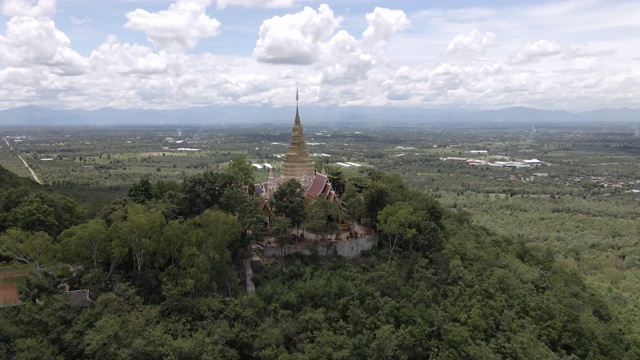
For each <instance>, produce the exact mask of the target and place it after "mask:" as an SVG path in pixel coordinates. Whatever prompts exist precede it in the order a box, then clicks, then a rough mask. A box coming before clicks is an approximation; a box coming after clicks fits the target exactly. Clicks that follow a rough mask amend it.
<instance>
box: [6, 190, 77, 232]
mask: <svg viewBox="0 0 640 360" xmlns="http://www.w3.org/2000/svg"><path fill="white" fill-rule="evenodd" d="M82 218H83V216H82V214H81V212H80V210H79V208H78V206H77V204H76V203H75V202H74V201H73V200H71V199H69V198H67V197H65V196H61V195H58V194H54V193H48V192H44V191H42V190H39V189H37V190H33V189H30V188H29V187H17V188H12V189H8V190H7V191H5V192H4V193H3V194H0V232H2V231H4V230H6V229H9V228H20V229H23V230H27V231H44V232H46V233H48V234H49V235H51V236H57V235H58V234H59V233H60V232H62V231H63V230H64V229H67V228H69V227H71V226H73V225H76V224H78V223H80V221H81V220H82Z"/></svg>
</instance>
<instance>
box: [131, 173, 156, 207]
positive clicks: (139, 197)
mask: <svg viewBox="0 0 640 360" xmlns="http://www.w3.org/2000/svg"><path fill="white" fill-rule="evenodd" d="M127 194H128V196H129V198H131V200H133V202H135V203H137V204H144V203H146V202H147V201H149V200H151V199H153V187H152V186H151V181H149V179H148V178H143V179H140V181H138V182H136V183H134V184H133V185H131V187H130V188H129V192H128V193H127Z"/></svg>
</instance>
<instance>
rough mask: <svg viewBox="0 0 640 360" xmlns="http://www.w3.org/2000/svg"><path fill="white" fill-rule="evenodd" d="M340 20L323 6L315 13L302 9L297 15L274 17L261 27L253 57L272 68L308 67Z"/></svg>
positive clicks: (306, 8)
mask: <svg viewBox="0 0 640 360" xmlns="http://www.w3.org/2000/svg"><path fill="white" fill-rule="evenodd" d="M341 20H342V19H341V18H339V17H335V16H334V15H333V10H331V8H330V7H329V6H328V5H326V4H322V5H320V7H318V10H317V11H315V10H313V9H312V8H310V7H305V8H304V10H303V11H301V12H299V13H295V14H287V15H284V16H274V17H273V18H271V19H268V20H265V21H264V22H263V23H262V25H261V26H260V33H259V35H260V38H259V39H258V41H257V43H256V46H255V48H254V49H253V56H254V57H255V58H256V59H257V60H258V61H260V62H266V63H272V64H298V65H307V64H311V63H313V62H315V61H316V60H317V59H318V58H319V56H320V55H321V54H320V51H321V46H322V44H323V43H325V42H326V41H327V40H329V39H330V37H331V35H332V34H333V32H334V30H335V29H336V28H337V27H338V26H339V25H340V22H341Z"/></svg>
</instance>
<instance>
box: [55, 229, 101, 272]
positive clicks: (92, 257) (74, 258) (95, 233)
mask: <svg viewBox="0 0 640 360" xmlns="http://www.w3.org/2000/svg"><path fill="white" fill-rule="evenodd" d="M58 241H60V255H61V258H62V259H64V260H65V261H67V262H70V263H80V264H82V265H83V266H84V268H85V269H89V268H94V269H95V268H98V267H99V266H100V264H101V263H102V262H103V261H105V260H108V259H109V258H110V257H111V241H110V237H109V228H108V227H107V224H106V223H105V222H104V220H100V219H94V220H91V221H89V222H86V223H84V224H80V225H77V226H74V227H72V228H70V229H67V230H65V231H63V232H62V234H60V236H59V237H58Z"/></svg>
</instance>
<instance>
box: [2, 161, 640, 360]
mask: <svg viewBox="0 0 640 360" xmlns="http://www.w3.org/2000/svg"><path fill="white" fill-rule="evenodd" d="M250 171H251V169H250V165H248V164H247V163H246V161H244V159H242V158H238V159H236V160H234V162H233V163H232V165H231V166H230V168H229V170H228V172H226V173H214V172H205V173H202V174H200V175H196V176H193V177H188V178H185V179H184V181H183V182H182V183H174V182H162V181H159V182H155V183H151V182H150V181H148V180H141V181H139V182H137V183H135V184H132V186H131V188H130V189H129V194H128V197H127V198H126V199H122V200H121V201H117V202H114V203H113V204H111V205H110V206H108V207H106V208H105V209H103V211H101V212H100V213H99V214H98V215H97V216H96V217H95V218H92V219H85V218H83V217H82V213H81V212H80V211H78V210H77V208H75V210H74V207H73V206H71V207H56V208H55V209H56V210H55V211H54V214H53V216H52V217H51V219H63V220H64V219H68V218H69V215H70V214H73V219H74V220H73V221H69V222H64V221H62V220H60V221H58V220H56V221H58V222H57V224H58V225H57V226H52V227H50V228H44V229H31V228H30V227H29V226H30V225H29V223H28V222H19V221H13V220H11V221H12V222H8V223H6V224H7V225H5V226H6V229H3V232H2V234H1V235H0V251H1V252H2V254H3V256H5V258H4V259H6V260H8V259H13V261H14V262H16V261H22V262H24V263H26V264H27V265H28V266H29V269H30V272H29V275H28V276H26V277H25V283H24V284H23V286H22V290H21V297H22V299H23V301H24V304H23V305H22V306H16V307H8V308H3V309H0V357H2V358H16V359H30V358H38V359H46V358H69V359H74V358H83V359H84V358H98V359H103V358H122V359H125V358H126V359H130V358H144V359H156V358H157V359H161V358H176V359H177V358H180V359H201V358H221V359H249V358H260V359H307V358H309V359H312V358H318V359H325V358H326V359H354V358H371V359H390V358H392V359H430V358H431V359H459V358H476V359H494V358H495V359H499V358H516V359H530V358H594V359H597V358H620V359H624V358H628V359H635V358H638V357H639V356H640V351H639V349H638V345H639V344H638V340H637V339H635V338H633V337H631V336H630V335H629V333H628V332H627V331H626V326H627V323H626V322H625V319H620V318H617V317H616V315H615V311H612V308H611V307H612V306H613V305H612V303H610V302H609V301H608V300H607V299H606V298H603V297H602V296H600V295H599V294H598V293H597V292H595V291H594V290H593V289H591V288H590V287H589V286H587V285H586V284H585V282H584V279H583V278H582V277H581V275H579V274H578V273H577V272H575V271H572V270H569V269H567V268H566V267H564V266H563V265H562V264H561V263H558V262H556V261H555V260H554V256H553V254H551V253H550V252H548V251H545V249H544V248H543V247H532V246H530V245H527V244H526V243H525V242H524V241H516V240H513V239H510V238H508V237H503V236H498V235H496V234H493V233H491V232H489V231H488V230H486V229H485V228H483V227H480V226H477V225H474V224H473V223H472V222H471V221H470V218H471V217H470V215H469V214H467V213H465V212H463V211H462V212H452V211H448V210H446V209H444V208H443V207H442V206H441V205H440V204H439V203H438V202H437V201H435V200H434V199H432V198H431V197H429V196H427V195H424V194H423V193H421V192H418V191H415V190H412V189H409V188H408V187H407V186H406V184H405V183H404V182H403V181H401V180H400V178H399V177H398V176H395V175H386V174H383V173H380V172H376V171H373V172H367V173H361V174H359V176H355V177H353V178H349V179H346V178H345V177H344V175H342V174H341V173H340V172H338V171H336V170H335V169H332V170H331V171H330V176H331V178H332V179H334V181H335V183H336V187H341V188H344V193H343V196H342V199H343V201H344V203H343V205H342V207H343V208H344V212H342V211H341V212H340V213H339V214H338V215H339V216H341V217H345V218H347V219H348V220H349V221H360V222H363V223H367V224H368V225H369V226H371V227H373V228H374V229H377V230H378V231H379V234H380V243H379V248H378V249H376V250H374V251H372V252H370V253H367V254H363V256H362V257H361V258H359V259H354V260H350V259H342V258H334V259H321V258H318V257H317V256H308V257H305V256H296V257H290V258H289V259H288V260H287V261H286V262H285V263H286V264H287V265H286V266H284V267H283V266H282V265H281V263H280V261H277V260H274V261H272V260H269V259H265V261H264V265H262V266H259V267H257V268H255V277H254V281H255V283H256V286H257V291H256V292H255V293H253V294H245V293H244V292H243V291H241V290H240V289H241V281H240V276H238V272H237V269H238V266H237V265H238V262H237V260H238V259H241V258H244V257H246V256H247V255H248V250H247V249H248V247H249V245H250V244H252V243H254V242H256V241H257V240H258V239H260V238H261V237H262V234H263V231H264V214H263V213H261V212H260V210H259V209H260V208H259V204H258V202H257V201H255V200H254V199H253V198H252V197H251V196H247V195H246V194H244V193H243V192H242V185H243V184H251V183H252V181H253V179H252V178H251V176H252V172H250ZM20 186H21V185H19V186H18V188H13V187H12V188H11V189H8V190H7V189H5V190H3V191H2V193H0V200H2V201H3V202H2V203H3V204H4V203H7V202H6V201H5V200H6V199H7V196H9V195H10V194H14V193H17V192H19V191H20V190H19V189H20V188H21V187H20ZM299 190H300V189H299V185H296V183H293V182H292V183H286V184H284V185H283V186H281V187H280V189H279V190H278V192H277V193H276V194H277V196H274V200H273V202H272V204H271V205H272V206H273V208H274V209H275V219H274V221H275V223H277V224H278V225H277V226H275V229H276V230H275V231H276V233H275V234H272V235H275V236H276V239H277V240H278V241H281V242H286V241H289V239H290V234H291V232H292V231H293V230H294V229H295V227H297V226H300V227H314V226H315V228H316V229H317V230H318V232H319V233H321V234H322V231H329V230H327V229H328V227H327V226H325V225H327V222H326V221H322V222H318V221H317V219H318V218H321V219H330V218H331V216H333V215H335V213H334V212H335V211H336V209H335V207H332V206H331V205H328V204H327V203H323V202H321V201H317V202H316V203H314V205H309V204H306V206H303V207H302V210H300V205H301V202H300V198H301V192H300V191H299ZM50 195H51V196H53V195H54V194H50ZM14 198H15V197H14ZM20 199H22V200H21V201H18V202H17V205H15V207H14V208H12V209H10V210H9V211H8V212H7V211H5V210H4V209H3V210H2V216H4V215H5V214H6V213H11V212H12V211H13V212H14V213H17V211H14V210H13V209H15V208H17V207H19V206H22V204H25V203H29V202H33V201H36V200H33V199H31V198H30V197H29V196H26V197H23V198H20ZM40 201H42V202H43V203H44V200H42V199H41V200H40ZM65 201H68V199H67V200H65ZM63 203H64V201H63ZM71 203H72V202H71ZM316 204H317V205H316ZM302 205H304V203H302ZM25 206H26V205H25ZM52 209H53V208H52ZM57 211H59V212H63V213H65V215H64V216H62V215H59V214H56V212H57ZM74 211H75V212H74ZM23 213H26V212H23ZM40 215H42V214H39V215H38V216H40ZM44 215H46V214H44ZM44 215H42V216H44ZM56 216H57V217H56ZM9 218H10V219H14V217H9ZM3 224H5V223H3ZM283 224H284V225H283ZM282 227H284V230H283V229H282ZM325 235H326V234H325ZM318 240H319V241H324V238H323V236H319V237H318ZM25 255H26V256H25ZM65 285H67V286H69V287H70V288H71V289H89V290H90V291H91V294H92V299H93V300H94V302H93V303H92V304H91V305H90V306H89V307H86V308H85V307H79V306H77V305H75V303H74V302H73V301H72V300H71V299H70V297H69V295H68V294H67V293H65V292H64V286H65Z"/></svg>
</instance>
